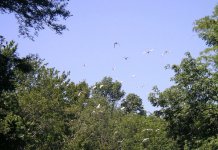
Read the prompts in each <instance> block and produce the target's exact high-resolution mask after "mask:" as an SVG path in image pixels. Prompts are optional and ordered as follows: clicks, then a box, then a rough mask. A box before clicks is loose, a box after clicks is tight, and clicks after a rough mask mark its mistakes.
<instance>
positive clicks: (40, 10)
mask: <svg viewBox="0 0 218 150" xmlns="http://www.w3.org/2000/svg"><path fill="white" fill-rule="evenodd" d="M68 1H69V0H40V1H39V0H1V3H0V12H1V13H14V14H15V17H16V18H17V20H18V23H19V33H20V35H22V36H26V37H29V38H31V39H33V36H32V34H31V30H34V34H35V35H37V34H38V31H40V30H42V29H44V28H45V26H48V27H49V28H51V29H52V30H54V31H55V32H56V33H57V34H61V33H62V31H63V30H65V29H66V26H65V25H63V24H58V23H57V22H58V20H59V18H63V19H64V20H66V19H67V18H68V17H70V16H71V14H70V12H69V11H68V10H66V6H67V4H68Z"/></svg>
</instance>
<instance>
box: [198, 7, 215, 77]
mask: <svg viewBox="0 0 218 150" xmlns="http://www.w3.org/2000/svg"><path fill="white" fill-rule="evenodd" d="M217 17H218V5H216V6H215V8H214V12H213V15H211V16H206V17H204V18H201V19H199V20H197V21H196V22H195V26H194V31H196V32H197V33H198V35H199V37H200V38H201V39H203V40H204V41H205V42H206V44H207V45H208V46H209V48H207V49H205V50H204V51H203V52H201V59H204V60H206V62H207V63H209V64H210V65H211V66H212V67H213V68H214V71H215V72H218V20H217ZM214 76H216V79H217V81H218V73H215V74H214Z"/></svg>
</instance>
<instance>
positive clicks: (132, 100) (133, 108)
mask: <svg viewBox="0 0 218 150" xmlns="http://www.w3.org/2000/svg"><path fill="white" fill-rule="evenodd" d="M121 107H122V108H124V112H126V113H130V112H133V113H139V114H142V115H145V110H144V108H143V106H142V99H141V98H140V97H139V96H138V95H136V94H133V93H130V94H128V95H127V96H126V99H123V100H122V102H121Z"/></svg>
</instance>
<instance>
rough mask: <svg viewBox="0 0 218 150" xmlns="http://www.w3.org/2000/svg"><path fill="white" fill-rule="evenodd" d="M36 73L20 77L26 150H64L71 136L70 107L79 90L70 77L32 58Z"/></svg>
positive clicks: (74, 101) (17, 89)
mask: <svg viewBox="0 0 218 150" xmlns="http://www.w3.org/2000/svg"><path fill="white" fill-rule="evenodd" d="M31 58H32V59H31V62H30V63H32V64H33V66H34V71H32V72H31V73H29V74H19V79H20V80H21V81H22V82H20V83H19V84H18V85H17V88H16V91H17V96H18V102H19V105H20V107H21V110H20V116H21V117H22V119H23V121H24V123H25V127H26V134H25V135H24V139H25V142H26V144H25V148H26V149H61V148H62V147H63V146H64V141H65V140H66V139H65V138H67V136H68V135H70V134H71V132H70V129H69V128H70V127H69V121H70V120H71V119H72V118H73V117H71V116H74V114H73V113H74V112H69V111H68V110H69V109H68V108H69V107H71V105H72V104H73V103H76V101H77V100H78V98H77V95H76V93H77V91H76V86H75V85H74V83H72V82H70V80H69V79H68V74H66V73H65V72H63V73H60V72H59V71H57V70H56V69H55V68H48V67H47V66H46V64H44V63H43V61H42V60H41V59H39V58H38V57H37V56H34V55H33V56H32V57H31Z"/></svg>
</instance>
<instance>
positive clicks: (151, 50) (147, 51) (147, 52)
mask: <svg viewBox="0 0 218 150" xmlns="http://www.w3.org/2000/svg"><path fill="white" fill-rule="evenodd" d="M153 51H154V50H153V49H150V50H145V51H143V54H150V53H151V52H153Z"/></svg>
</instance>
